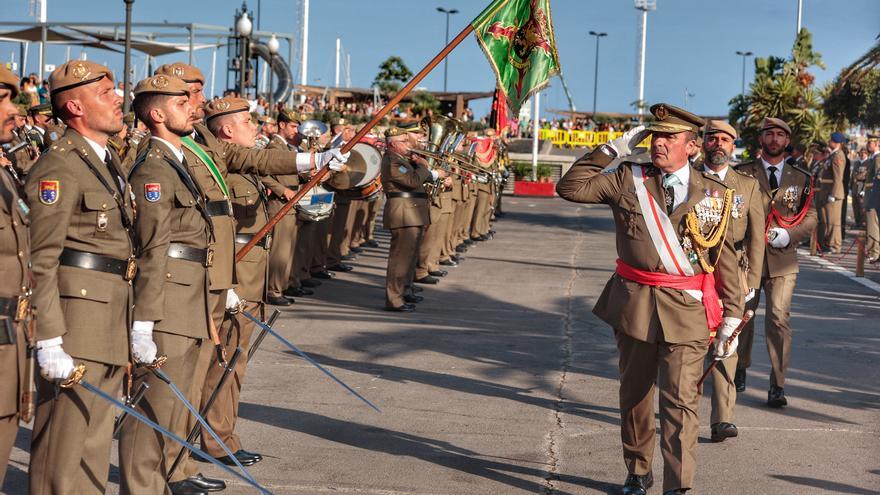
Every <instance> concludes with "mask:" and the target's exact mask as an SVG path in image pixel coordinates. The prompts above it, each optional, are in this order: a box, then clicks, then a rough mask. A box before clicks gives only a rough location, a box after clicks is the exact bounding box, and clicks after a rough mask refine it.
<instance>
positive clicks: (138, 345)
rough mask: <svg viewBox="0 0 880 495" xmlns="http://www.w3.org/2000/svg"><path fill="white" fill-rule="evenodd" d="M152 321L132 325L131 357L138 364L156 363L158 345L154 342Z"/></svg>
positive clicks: (137, 322)
mask: <svg viewBox="0 0 880 495" xmlns="http://www.w3.org/2000/svg"><path fill="white" fill-rule="evenodd" d="M153 325H155V323H154V322H152V321H136V322H134V323H133V324H132V325H131V334H130V335H131V355H132V357H134V360H135V362H136V363H141V364H152V363H153V362H155V361H156V354H157V353H158V350H157V349H156V343H155V342H153Z"/></svg>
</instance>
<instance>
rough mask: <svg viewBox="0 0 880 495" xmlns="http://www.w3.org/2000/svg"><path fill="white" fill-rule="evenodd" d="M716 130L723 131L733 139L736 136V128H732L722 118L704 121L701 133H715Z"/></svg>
mask: <svg viewBox="0 0 880 495" xmlns="http://www.w3.org/2000/svg"><path fill="white" fill-rule="evenodd" d="M716 132H723V133H725V134H727V135H729V136H730V137H732V138H733V139H736V138H737V135H736V129H734V128H733V126H732V125H730V124H728V123H727V122H725V121H723V120H710V121H708V122H706V127H705V130H704V131H703V134H705V135H707V136H708V135H709V134H715V133H716Z"/></svg>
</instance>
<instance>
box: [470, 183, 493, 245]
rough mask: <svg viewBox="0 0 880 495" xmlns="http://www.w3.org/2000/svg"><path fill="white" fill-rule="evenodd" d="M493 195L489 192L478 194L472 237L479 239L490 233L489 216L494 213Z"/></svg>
mask: <svg viewBox="0 0 880 495" xmlns="http://www.w3.org/2000/svg"><path fill="white" fill-rule="evenodd" d="M491 206H492V195H491V194H489V192H488V191H479V192H477V204H476V206H475V207H474V218H473V224H472V227H471V237H479V236H481V235H486V234H488V233H489V215H490V214H491V213H492V208H491Z"/></svg>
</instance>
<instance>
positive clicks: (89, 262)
mask: <svg viewBox="0 0 880 495" xmlns="http://www.w3.org/2000/svg"><path fill="white" fill-rule="evenodd" d="M58 262H59V263H61V264H62V265H64V266H72V267H76V268H83V269H86V270H94V271H96V272H104V273H112V274H114V275H119V276H121V277H122V278H123V279H125V280H127V281H130V280H134V276H135V274H136V273H137V262H135V260H134V259H127V260H120V259H116V258H111V257H109V256H101V255H100V254H94V253H86V252H83V251H77V250H75V249H67V248H65V249H64V250H63V251H61V256H59V257H58Z"/></svg>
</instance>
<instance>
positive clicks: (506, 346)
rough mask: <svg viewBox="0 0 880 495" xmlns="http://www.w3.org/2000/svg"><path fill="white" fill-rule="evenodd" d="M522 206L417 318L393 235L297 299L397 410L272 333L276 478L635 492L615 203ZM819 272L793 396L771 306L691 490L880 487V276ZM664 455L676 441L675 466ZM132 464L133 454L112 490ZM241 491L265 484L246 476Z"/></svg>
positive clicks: (325, 360) (258, 383) (825, 263)
mask: <svg viewBox="0 0 880 495" xmlns="http://www.w3.org/2000/svg"><path fill="white" fill-rule="evenodd" d="M504 201H505V207H504V209H505V211H506V212H507V214H506V216H505V217H504V218H502V219H500V220H498V221H497V222H496V223H495V229H496V230H497V235H496V237H495V239H494V240H491V241H489V242H483V243H479V244H477V245H476V246H475V247H473V248H471V249H470V251H469V252H467V253H466V254H465V257H466V258H467V259H466V260H465V261H464V262H463V263H462V265H461V266H459V267H456V268H451V269H449V275H448V276H447V277H445V278H443V279H442V281H441V282H440V284H439V285H436V286H425V290H424V292H423V293H422V295H423V296H425V301H424V302H422V303H420V304H419V305H418V309H417V311H416V312H415V313H411V314H401V313H389V312H385V311H383V310H382V308H383V302H384V300H383V290H384V270H385V265H386V254H387V246H388V240H389V234H388V232H387V231H381V230H380V231H378V240H379V241H380V244H381V248H379V249H368V250H367V251H366V252H365V253H363V254H361V255H360V256H359V258H358V260H356V261H354V262H353V264H354V266H355V267H356V270H355V271H354V272H351V273H347V274H340V275H339V277H338V278H337V279H335V280H332V281H327V282H325V283H324V284H323V285H322V286H321V287H319V288H318V289H316V294H315V296H312V297H303V298H299V299H298V300H297V302H296V304H294V305H293V306H290V307H289V308H283V309H282V316H281V318H279V320H278V323H277V324H276V328H277V329H278V330H279V332H280V333H282V334H283V335H284V336H285V337H287V338H289V339H290V340H291V341H292V342H293V343H295V344H296V345H298V346H300V348H302V349H303V350H304V351H306V352H307V353H309V354H310V355H311V356H312V357H313V358H314V359H315V360H317V361H318V362H320V363H321V364H322V365H324V366H326V367H327V368H328V369H329V370H331V371H332V372H333V373H335V374H336V375H337V376H338V377H339V378H341V379H342V380H344V381H345V382H346V383H348V384H349V385H351V386H352V387H353V388H355V389H356V390H357V391H358V392H359V393H361V394H363V395H364V396H365V397H367V398H368V399H369V400H371V401H372V402H374V403H375V404H376V405H377V406H378V407H379V408H381V410H382V412H381V413H377V412H375V411H373V410H372V409H370V408H368V407H367V406H366V405H364V404H363V403H361V402H359V401H358V400H357V399H356V398H355V397H354V396H353V395H351V394H350V393H348V392H346V391H345V390H344V389H343V388H341V387H340V386H339V385H337V384H336V383H334V382H333V381H331V380H330V379H329V378H327V377H326V376H325V375H323V374H322V373H321V372H320V371H318V370H317V369H315V368H314V367H313V366H311V365H310V364H308V363H307V362H305V361H304V360H303V359H301V358H299V357H297V356H295V355H293V354H292V353H290V352H289V351H287V350H286V349H285V348H283V347H282V346H281V345H279V344H278V343H277V342H274V341H272V340H271V337H269V338H268V339H267V340H266V341H265V342H264V343H263V346H262V348H261V349H260V350H259V352H258V353H257V354H256V356H255V358H254V360H253V361H252V362H251V364H250V368H249V371H248V376H247V379H246V382H245V387H244V390H243V393H242V404H241V420H240V424H239V428H238V429H239V432H240V434H241V436H242V439H243V444H244V448H245V449H247V450H250V451H256V452H260V453H262V454H263V456H264V460H263V461H262V462H260V463H259V464H257V465H255V466H253V467H251V468H250V472H251V474H252V475H253V476H254V477H255V478H256V479H257V480H258V481H260V482H261V483H262V484H264V486H266V487H267V488H268V489H269V490H271V491H272V492H273V493H276V494H296V495H300V494H303V495H305V494H321V493H343V494H346V493H347V494H373V495H398V494H419V495H428V494H438V495H440V494H443V495H461V494H526V493H531V494H560V495H561V494H594V493H619V485H620V483H622V481H623V479H624V478H625V476H626V469H625V467H624V465H623V461H622V456H621V447H620V433H619V431H620V430H619V410H618V405H617V388H618V381H617V376H618V373H617V352H616V349H615V346H614V341H613V336H612V332H611V330H610V328H608V326H607V325H605V324H604V323H602V322H601V321H599V320H598V319H597V318H596V317H594V316H593V315H592V313H591V309H592V306H593V304H594V302H595V300H596V298H597V297H598V295H599V293H600V292H601V290H602V288H603V286H604V285H605V282H606V280H607V279H608V277H609V276H610V274H611V273H612V270H613V266H614V259H615V257H616V256H615V246H614V234H613V233H614V224H613V221H612V219H611V216H610V211H609V209H608V208H607V207H604V206H587V205H576V204H571V203H566V202H564V201H562V200H560V199H544V198H542V199H538V198H534V199H532V198H505V200H504ZM801 266H802V272H801V275H800V277H799V278H798V285H797V289H796V292H795V297H794V302H793V307H792V322H793V327H794V348H793V351H792V363H791V369H790V370H789V373H788V378H787V382H786V395H787V396H788V399H789V404H790V405H789V407H787V408H785V409H783V410H773V409H768V408H767V407H765V406H764V402H765V400H766V394H767V388H768V385H767V380H768V375H769V364H768V360H767V352H766V348H765V346H764V337H763V310H761V311H759V313H758V315H757V322H756V323H757V326H756V329H757V331H758V334H757V335H756V341H755V346H754V364H753V367H752V368H751V369H750V370H749V377H748V390H747V391H746V392H745V393H744V394H742V395H741V396H740V397H739V400H738V405H737V409H736V413H735V419H734V422H735V423H736V424H737V426H738V427H739V432H740V434H739V437H738V438H735V439H730V440H727V441H725V442H723V443H720V444H715V443H711V442H710V441H709V425H708V413H709V400H708V397H706V398H704V399H703V401H702V402H701V409H700V417H701V429H700V443H699V452H698V462H699V468H698V471H697V478H696V487H695V490H694V491H693V492H692V493H695V494H700V493H730V494H740V493H742V494H746V493H748V494H761V493H766V494H792V493H798V494H813V493H846V494H873V493H880V365H878V363H880V351H878V348H880V335H878V332H880V325H878V320H880V318H878V317H880V292H878V291H880V287H875V286H876V284H875V286H871V285H870V284H868V285H864V284H862V283H859V282H857V281H854V280H853V279H852V278H850V277H848V276H846V274H843V273H840V271H839V270H835V268H834V265H833V264H832V263H831V262H830V261H829V260H821V261H819V260H817V259H814V258H809V257H808V256H805V257H804V259H803V262H802V265H801ZM707 393H708V389H707ZM29 436H30V432H29V430H27V429H22V430H21V434H20V435H19V438H18V441H17V443H16V448H15V449H14V452H13V457H12V461H11V463H10V468H9V474H8V475H7V480H6V485H5V489H6V490H7V493H25V488H24V487H25V486H26V476H27V475H26V469H27V454H26V449H27V445H28V442H29ZM661 462H662V461H661V459H660V453H659V447H658V449H657V451H656V452H655V463H654V472H655V474H657V476H658V478H659V476H660V475H661V474H662V472H663V470H662V464H661ZM115 466H116V463H115V455H114V468H113V473H112V476H111V477H112V479H113V480H114V483H113V484H112V486H111V489H110V493H116V491H117V490H118V485H116V483H115V480H116V479H117V478H118V473H117V472H116V468H115ZM204 466H205V467H204V473H205V474H206V475H209V476H216V477H221V478H226V479H228V477H227V476H222V475H221V473H220V471H219V470H217V469H215V468H214V467H213V466H210V465H207V464H205V465H204ZM657 481H658V484H657V488H655V489H654V490H653V491H652V492H651V493H660V490H659V486H660V480H659V479H658V480H657ZM225 493H229V494H239V493H255V492H254V490H252V489H249V488H247V487H246V486H245V485H244V484H243V483H241V482H238V481H231V480H230V481H229V489H228V490H227V491H226V492H225Z"/></svg>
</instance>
